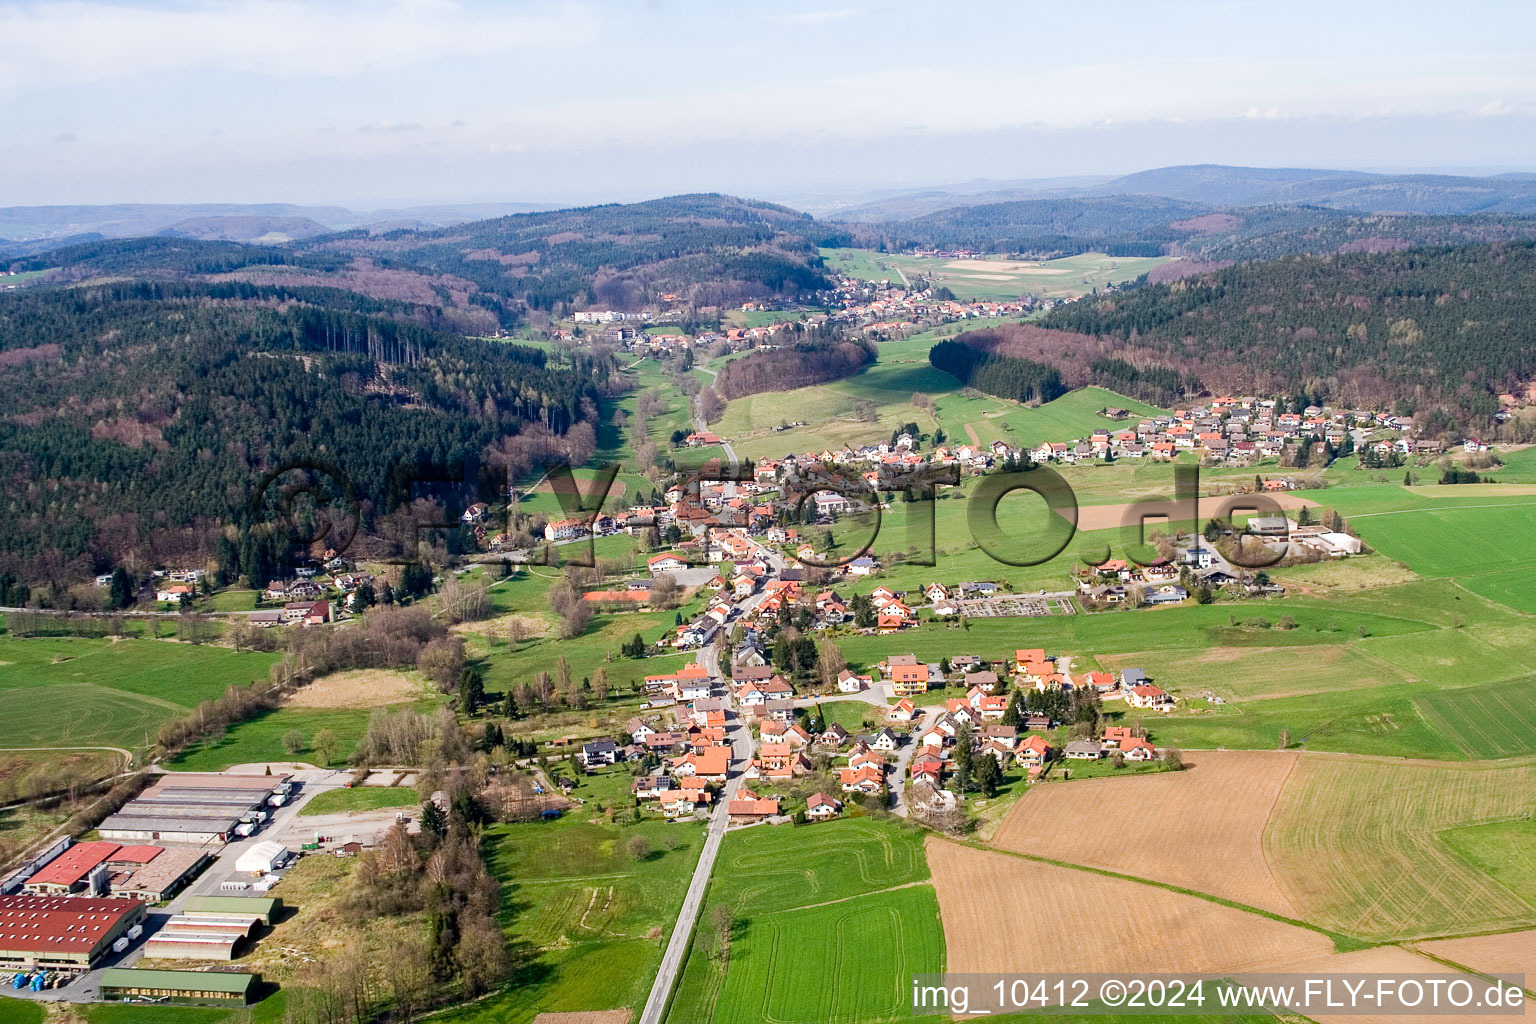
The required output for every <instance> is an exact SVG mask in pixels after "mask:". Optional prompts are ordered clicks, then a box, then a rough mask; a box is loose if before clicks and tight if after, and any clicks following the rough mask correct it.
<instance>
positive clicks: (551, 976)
mask: <svg viewBox="0 0 1536 1024" xmlns="http://www.w3.org/2000/svg"><path fill="white" fill-rule="evenodd" d="M629 779H630V775H629V773H628V772H622V771H620V772H610V773H604V774H600V775H596V776H591V777H588V778H587V779H585V780H583V782H582V783H581V786H580V787H579V788H578V789H577V791H576V794H575V795H576V796H578V797H581V798H582V799H584V800H586V801H587V803H586V805H584V806H582V807H578V808H576V809H574V810H573V811H572V812H570V813H567V814H565V815H564V816H562V817H560V818H558V819H556V820H553V821H538V822H526V823H522V824H498V825H492V826H490V827H489V828H488V829H487V830H486V833H485V837H484V839H483V841H482V852H483V855H484V857H485V859H486V863H487V864H488V865H489V867H490V869H491V872H492V874H494V875H495V877H496V878H497V880H498V881H499V882H500V883H501V887H502V908H501V919H502V924H503V927H504V928H505V930H506V933H507V939H508V942H509V943H510V944H511V946H512V948H513V950H514V953H515V955H516V957H517V958H518V960H519V967H518V971H517V975H516V976H515V977H514V978H513V981H512V983H511V984H510V985H509V986H508V987H507V988H506V989H504V990H502V991H501V992H499V993H496V994H493V995H491V996H488V997H487V998H485V999H483V1000H481V1001H479V1002H477V1003H473V1004H470V1005H468V1006H464V1007H460V1008H457V1009H453V1010H449V1011H447V1012H446V1013H443V1014H440V1015H438V1016H435V1017H434V1018H433V1019H434V1020H441V1021H451V1022H455V1024H469V1022H473V1024H482V1022H484V1024H490V1022H492V1021H494V1022H496V1024H522V1022H525V1021H529V1020H531V1019H533V1018H534V1017H535V1016H537V1015H538V1014H540V1013H543V1012H560V1011H576V1010H602V1009H617V1008H619V1007H626V1006H633V1007H638V1006H640V1005H641V1004H643V1003H644V1001H645V997H646V994H647V993H648V992H649V991H650V985H651V980H652V978H653V977H654V975H655V972H656V966H657V964H658V963H659V962H660V959H661V952H662V950H663V949H664V948H665V946H666V942H667V936H668V935H669V934H670V932H671V930H672V926H673V924H674V923H675V922H676V920H677V908H678V906H679V904H680V903H681V902H682V898H683V893H684V891H685V890H686V889H687V887H688V880H689V878H690V877H691V876H692V873H693V868H694V865H695V863H696V862H697V861H698V856H699V850H700V846H701V843H702V840H703V831H702V829H699V828H695V827H692V826H688V825H674V824H671V823H668V822H664V821H660V820H654V819H653V820H647V821H643V822H641V823H639V824H632V825H619V824H615V823H613V822H610V821H608V820H607V818H606V816H605V815H604V814H603V809H604V808H617V807H628V806H629V804H630V802H631V798H630V795H629ZM636 838H640V839H643V840H645V844H646V850H645V851H644V852H643V853H641V854H640V855H637V854H636V851H634V850H631V849H630V845H631V843H632V842H633V840H635V839H636Z"/></svg>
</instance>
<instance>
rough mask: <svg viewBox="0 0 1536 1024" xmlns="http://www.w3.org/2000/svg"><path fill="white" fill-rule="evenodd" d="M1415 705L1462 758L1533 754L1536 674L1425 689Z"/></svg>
mask: <svg viewBox="0 0 1536 1024" xmlns="http://www.w3.org/2000/svg"><path fill="white" fill-rule="evenodd" d="M1414 707H1415V709H1416V710H1417V711H1418V712H1419V714H1421V715H1422V716H1423V717H1424V719H1425V721H1427V722H1429V723H1431V724H1432V725H1433V726H1434V727H1435V728H1436V729H1437V730H1439V731H1440V732H1441V733H1443V734H1444V735H1445V736H1447V737H1449V739H1450V741H1451V742H1452V743H1454V744H1455V745H1456V748H1457V749H1458V750H1460V751H1461V752H1462V754H1463V755H1464V756H1466V757H1470V758H1500V757H1517V756H1520V755H1522V754H1532V753H1536V677H1527V678H1525V679H1521V680H1518V681H1516V682H1509V683H1495V684H1491V685H1487V686H1469V687H1466V688H1464V689H1460V690H1447V691H1444V692H1436V693H1425V694H1422V695H1420V696H1418V697H1416V698H1415V699H1414Z"/></svg>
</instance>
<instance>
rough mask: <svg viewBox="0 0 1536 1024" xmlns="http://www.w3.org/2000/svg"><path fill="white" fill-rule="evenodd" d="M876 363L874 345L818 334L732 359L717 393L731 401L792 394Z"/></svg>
mask: <svg viewBox="0 0 1536 1024" xmlns="http://www.w3.org/2000/svg"><path fill="white" fill-rule="evenodd" d="M874 361H875V351H874V348H873V346H872V344H871V343H870V342H868V341H846V340H842V339H841V338H839V337H838V336H837V335H835V334H831V333H824V332H816V335H815V336H814V337H812V338H809V339H807V340H804V341H800V342H797V343H795V344H794V345H789V346H786V347H784V348H767V349H759V350H757V351H755V352H752V353H749V354H748V355H745V356H742V357H741V358H740V359H733V360H731V361H730V362H728V363H726V364H725V365H724V366H722V367H721V368H720V373H719V376H717V377H716V378H715V390H716V391H718V392H719V393H720V395H721V396H722V397H724V398H728V399H729V398H740V397H742V396H743V395H755V394H758V393H759V392H763V391H789V390H791V389H793V388H803V387H809V386H810V385H812V384H822V383H824V382H826V381H829V380H837V379H839V378H841V377H847V376H849V375H851V374H854V373H857V372H858V371H859V370H862V369H863V368H864V367H865V366H867V365H869V364H870V363H872V362H874Z"/></svg>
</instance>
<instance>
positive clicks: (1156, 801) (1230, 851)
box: [992, 750, 1301, 918]
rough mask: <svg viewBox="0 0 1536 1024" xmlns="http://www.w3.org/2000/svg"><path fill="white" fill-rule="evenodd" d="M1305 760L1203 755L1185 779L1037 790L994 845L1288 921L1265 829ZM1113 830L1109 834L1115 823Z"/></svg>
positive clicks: (1281, 755)
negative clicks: (1146, 880) (1150, 882)
mask: <svg viewBox="0 0 1536 1024" xmlns="http://www.w3.org/2000/svg"><path fill="white" fill-rule="evenodd" d="M1300 757H1301V755H1300V754H1297V753H1294V752H1288V751H1253V752H1239V751H1230V750H1228V751H1214V750H1202V751H1197V752H1191V753H1189V754H1187V755H1186V756H1185V764H1186V769H1185V770H1184V771H1182V772H1159V773H1156V774H1152V775H1141V776H1129V777H1126V778H1106V779H1092V780H1088V781H1074V782H1068V783H1062V784H1054V785H1036V786H1034V787H1032V788H1031V790H1030V792H1029V793H1028V794H1026V795H1025V796H1024V798H1023V799H1021V800H1020V801H1019V802H1018V803H1017V804H1015V805H1014V807H1013V809H1012V810H1011V811H1009V812H1008V816H1007V817H1006V818H1005V819H1004V820H1003V824H1002V827H1001V828H1000V829H998V831H997V834H996V835H995V836H994V837H993V840H992V845H994V846H996V847H998V848H999V849H1003V850H1012V851H1014V852H1016V853H1028V854H1033V855H1037V856H1040V857H1045V858H1047V859H1049V860H1056V861H1062V862H1065V863H1069V864H1078V865H1082V866H1085V867H1094V868H1104V869H1106V870H1110V871H1116V872H1119V873H1121V874H1127V875H1134V876H1137V877H1143V878H1150V879H1154V880H1156V881H1159V882H1167V883H1170V884H1172V885H1177V886H1180V887H1182V888H1186V889H1195V890H1198V891H1201V892H1208V893H1211V894H1212V895H1215V896H1221V897H1223V898H1225V899H1229V900H1233V901H1236V902H1238V903H1242V904H1246V905H1248V906H1252V907H1258V908H1260V909H1262V910H1267V911H1270V912H1272V913H1276V914H1280V915H1282V916H1285V917H1292V918H1294V917H1296V916H1297V915H1296V908H1295V907H1293V906H1292V905H1291V903H1290V901H1289V900H1288V899H1286V897H1285V896H1284V894H1283V893H1281V892H1280V890H1279V889H1277V888H1276V884H1275V878H1274V876H1273V875H1272V874H1271V872H1270V869H1269V865H1268V864H1266V863H1265V860H1264V846H1263V835H1264V826H1265V824H1266V823H1267V822H1268V820H1269V814H1270V810H1271V808H1273V807H1274V804H1275V800H1276V799H1277V798H1278V797H1279V795H1280V793H1281V790H1282V789H1283V788H1284V787H1285V783H1286V780H1287V778H1289V776H1290V774H1291V771H1292V769H1293V768H1294V767H1295V765H1296V762H1297V760H1298V759H1299V758H1300ZM1110 822H1112V823H1113V826H1112V827H1105V824H1106V823H1110Z"/></svg>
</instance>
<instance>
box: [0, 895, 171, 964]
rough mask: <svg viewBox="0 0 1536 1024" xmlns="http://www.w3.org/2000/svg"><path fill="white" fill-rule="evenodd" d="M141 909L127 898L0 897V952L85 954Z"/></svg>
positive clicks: (140, 906) (142, 905)
mask: <svg viewBox="0 0 1536 1024" xmlns="http://www.w3.org/2000/svg"><path fill="white" fill-rule="evenodd" d="M143 907H144V904H142V903H140V902H139V901H138V900H128V899H87V898H84V897H79V896H31V895H17V896H0V949H8V950H24V951H27V952H68V953H88V952H90V951H91V950H94V949H95V948H96V947H97V945H99V944H100V943H101V942H103V941H105V939H106V938H107V936H108V935H110V934H111V932H112V930H113V929H114V928H115V927H116V926H117V925H118V923H119V922H121V921H122V919H123V918H124V917H125V916H127V915H129V914H133V913H136V912H142V910H143Z"/></svg>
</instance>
